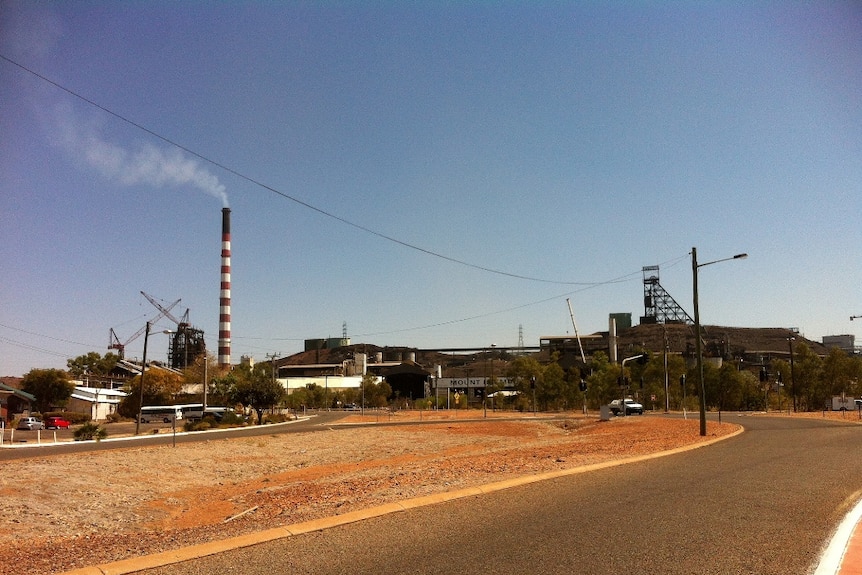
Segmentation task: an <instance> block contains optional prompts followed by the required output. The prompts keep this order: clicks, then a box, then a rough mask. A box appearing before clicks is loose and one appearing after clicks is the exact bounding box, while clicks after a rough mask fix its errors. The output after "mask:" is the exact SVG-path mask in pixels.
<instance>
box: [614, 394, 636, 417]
mask: <svg viewBox="0 0 862 575" xmlns="http://www.w3.org/2000/svg"><path fill="white" fill-rule="evenodd" d="M610 408H611V413H613V414H614V415H619V413H620V411H622V409H621V408H620V400H619V399H615V400H613V401H612V402H611V403H610ZM625 409H626V415H631V414H633V413H637V414H638V415H643V413H644V406H643V405H641V404H640V403H638V402H636V401H635V400H634V399H631V398H626V400H625Z"/></svg>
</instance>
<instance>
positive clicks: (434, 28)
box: [0, 1, 862, 375]
mask: <svg viewBox="0 0 862 575" xmlns="http://www.w3.org/2000/svg"><path fill="white" fill-rule="evenodd" d="M0 27H2V28H0V55H2V56H3V59H0V269H2V271H3V274H2V278H0V375H21V374H23V373H26V372H27V371H29V370H30V369H32V368H35V367H40V368H41V367H65V364H66V359H67V358H69V357H75V356H77V355H81V354H83V353H87V352H89V351H98V352H100V353H104V352H106V351H107V345H108V334H109V330H110V329H111V328H113V329H114V330H115V331H116V332H117V334H118V335H119V337H120V338H121V339H125V338H128V337H130V336H131V335H132V334H133V333H135V332H136V331H137V330H138V329H140V328H141V327H142V326H143V325H144V323H145V322H146V321H147V320H148V319H150V318H152V317H153V316H155V315H156V314H157V313H158V312H157V310H156V309H155V308H154V307H153V306H152V305H150V303H148V302H147V301H146V300H145V299H144V298H143V297H142V296H141V295H140V292H141V291H145V292H147V293H148V294H151V295H153V296H155V297H157V298H159V299H161V300H163V301H164V302H165V304H168V303H171V302H173V301H175V300H177V299H181V300H182V301H181V303H180V304H179V305H178V306H177V307H176V308H174V312H175V314H176V315H182V313H184V312H185V310H186V309H188V310H189V317H190V319H191V321H192V323H193V324H194V325H196V326H197V327H199V328H201V329H203V330H204V331H205V332H206V339H207V345H208V347H209V349H210V350H212V351H213V352H214V351H215V349H216V342H217V337H218V312H219V302H218V296H219V266H220V258H219V255H220V248H221V246H220V241H221V237H220V234H221V229H220V225H221V208H222V201H223V200H222V196H224V197H225V198H226V199H227V202H229V205H230V207H231V209H232V243H233V245H232V256H233V261H232V264H233V277H232V282H233V285H232V288H233V289H232V337H233V346H232V355H233V359H234V361H237V360H238V359H239V357H240V355H243V354H246V355H252V356H254V357H256V358H257V359H258V360H262V359H265V357H266V355H267V354H273V353H280V354H282V355H283V356H286V355H289V354H291V353H294V352H297V351H300V350H301V349H302V345H303V340H304V339H307V338H315V337H338V336H340V335H341V332H342V326H343V324H344V323H345V322H346V324H347V331H348V335H349V337H351V339H352V341H353V343H360V342H365V343H375V344H378V345H407V346H416V347H420V348H432V347H433V348H436V347H460V346H486V345H491V344H496V345H500V346H514V345H517V343H518V334H519V326H522V329H523V337H524V343H525V344H526V345H536V344H537V343H538V339H539V337H541V336H544V335H561V334H565V333H567V332H571V330H572V327H571V321H570V318H569V314H568V308H567V306H566V298H570V299H571V301H572V305H573V308H574V311H575V317H576V319H577V323H578V329H579V331H580V332H582V333H591V332H594V331H602V330H606V329H607V318H608V314H609V313H617V312H627V313H631V314H632V315H633V317H634V318H635V322H637V318H639V316H641V315H642V314H643V313H644V310H643V301H642V300H643V277H642V273H641V269H642V268H643V266H650V265H656V264H658V265H660V266H661V270H660V276H661V283H662V285H663V286H664V287H665V288H666V289H667V290H668V291H669V292H670V293H671V294H672V295H673V296H674V298H675V299H676V300H677V301H678V302H679V303H680V304H682V306H683V307H684V308H686V310H687V311H688V312H689V313H692V305H691V299H692V293H691V290H692V287H691V286H692V277H691V274H692V272H691V260H690V255H689V252H690V251H691V248H692V246H695V247H697V251H698V258H699V261H700V262H707V261H710V260H715V259H721V258H725V257H728V256H732V255H734V254H736V253H740V252H747V253H748V254H749V257H748V259H745V260H741V261H733V262H727V263H722V264H717V265H715V266H709V267H707V268H704V269H701V270H700V285H699V288H700V289H699V294H700V308H701V320H702V322H703V323H705V324H716V325H732V326H744V327H797V328H799V329H800V330H801V331H802V333H803V334H804V335H805V336H807V337H809V338H811V339H815V340H819V339H820V338H821V337H822V336H823V335H834V334H845V333H852V334H855V335H856V336H857V338H859V337H862V329H860V328H862V320H857V321H855V322H851V321H850V320H849V318H850V316H851V315H856V314H862V297H860V295H862V293H860V286H862V263H860V262H862V258H860V246H862V227H860V214H862V209H860V208H862V199H860V198H862V10H860V9H859V6H858V4H854V3H851V2H846V3H841V2H831V3H819V2H813V3H785V2H774V3H772V2H760V3H732V2H677V3H667V2H656V3H653V2H633V3H628V2H585V3H568V2H539V3H534V2H529V3H527V2H524V3H520V2H499V3H498V2H484V3H476V2H470V3H461V2H411V3H393V2H381V3H357V2H344V3H341V2H294V3H272V2H248V3H243V2H224V3H214V4H212V3H205V2H180V3H177V2H123V3H116V2H107V1H106V2H74V3H72V2H10V1H3V2H2V3H0ZM22 67H24V68H27V69H28V70H30V71H32V72H35V73H37V74H39V75H41V76H42V77H43V78H47V79H48V80H50V81H51V82H53V84H52V83H50V82H48V81H46V80H45V79H43V78H40V77H38V76H36V75H34V74H33V73H31V72H28V71H26V70H24V69H22ZM58 85H59V86H60V87H58ZM61 87H62V89H61ZM70 92H73V93H74V94H77V95H78V96H81V97H82V98H84V99H86V100H89V101H90V102H87V101H85V100H84V99H82V98H81V97H76V96H75V95H72V94H71V93H70ZM172 143H173V144H178V145H179V146H180V147H177V146H176V145H172ZM497 272H502V273H497ZM171 327H173V325H172V324H171V322H169V321H167V320H161V321H160V322H159V323H158V324H157V326H156V328H155V330H156V331H157V332H158V331H160V330H163V329H170V328H171ZM151 346H152V347H151V348H150V351H148V355H149V356H150V357H153V358H154V359H164V358H165V353H166V350H167V337H166V336H165V335H163V334H161V333H157V334H156V335H153V336H151ZM142 348H143V337H140V338H138V339H137V340H135V341H133V342H132V343H130V344H129V347H128V349H127V355H128V356H130V357H140V355H141V352H142Z"/></svg>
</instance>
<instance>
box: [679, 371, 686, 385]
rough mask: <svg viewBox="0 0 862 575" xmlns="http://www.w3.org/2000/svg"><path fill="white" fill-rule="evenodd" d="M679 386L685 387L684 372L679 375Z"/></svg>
mask: <svg viewBox="0 0 862 575" xmlns="http://www.w3.org/2000/svg"><path fill="white" fill-rule="evenodd" d="M679 386H680V387H685V374H682V375H681V376H679Z"/></svg>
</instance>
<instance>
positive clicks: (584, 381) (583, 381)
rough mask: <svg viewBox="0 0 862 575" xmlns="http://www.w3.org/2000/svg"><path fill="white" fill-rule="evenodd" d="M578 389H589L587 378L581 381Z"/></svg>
mask: <svg viewBox="0 0 862 575" xmlns="http://www.w3.org/2000/svg"><path fill="white" fill-rule="evenodd" d="M578 389H580V390H581V391H587V380H585V379H581V383H579V384H578Z"/></svg>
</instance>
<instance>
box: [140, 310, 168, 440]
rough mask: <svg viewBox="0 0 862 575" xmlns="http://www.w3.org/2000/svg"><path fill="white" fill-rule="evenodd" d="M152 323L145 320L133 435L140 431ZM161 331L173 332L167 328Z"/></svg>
mask: <svg viewBox="0 0 862 575" xmlns="http://www.w3.org/2000/svg"><path fill="white" fill-rule="evenodd" d="M151 326H152V324H151V323H150V322H147V329H146V331H145V332H144V361H143V363H141V389H140V393H139V395H138V420H137V421H136V422H135V435H138V433H140V431H141V408H143V407H144V375H145V374H146V373H147V340H148V339H149V338H150V327H151ZM162 333H174V332H172V331H171V330H169V329H166V330H164V331H162Z"/></svg>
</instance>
